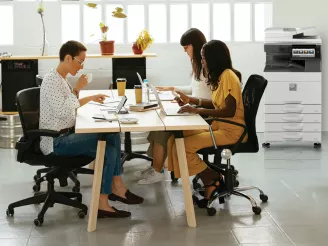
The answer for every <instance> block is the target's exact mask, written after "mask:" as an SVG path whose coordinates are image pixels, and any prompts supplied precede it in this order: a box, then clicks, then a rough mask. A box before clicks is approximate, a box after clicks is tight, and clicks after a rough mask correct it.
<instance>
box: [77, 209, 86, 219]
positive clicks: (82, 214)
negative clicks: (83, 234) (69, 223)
mask: <svg viewBox="0 0 328 246" xmlns="http://www.w3.org/2000/svg"><path fill="white" fill-rule="evenodd" d="M86 215H87V212H85V211H83V210H81V211H79V213H78V216H79V218H80V219H84V217H85V216H86Z"/></svg>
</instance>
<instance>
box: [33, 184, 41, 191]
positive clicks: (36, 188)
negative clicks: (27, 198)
mask: <svg viewBox="0 0 328 246" xmlns="http://www.w3.org/2000/svg"><path fill="white" fill-rule="evenodd" d="M33 191H35V192H38V191H40V185H37V184H35V185H33Z"/></svg>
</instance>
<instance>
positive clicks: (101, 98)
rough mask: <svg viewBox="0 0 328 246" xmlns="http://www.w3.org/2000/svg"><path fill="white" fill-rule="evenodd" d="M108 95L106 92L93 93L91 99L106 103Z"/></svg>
mask: <svg viewBox="0 0 328 246" xmlns="http://www.w3.org/2000/svg"><path fill="white" fill-rule="evenodd" d="M106 97H109V96H107V95H104V94H97V95H93V96H91V100H92V101H94V102H97V103H104V101H105V99H106Z"/></svg>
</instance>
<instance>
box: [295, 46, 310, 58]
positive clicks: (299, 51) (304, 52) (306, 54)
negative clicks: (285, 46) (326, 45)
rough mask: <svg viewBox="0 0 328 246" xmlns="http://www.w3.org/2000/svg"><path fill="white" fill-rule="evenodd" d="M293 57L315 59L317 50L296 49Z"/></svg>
mask: <svg viewBox="0 0 328 246" xmlns="http://www.w3.org/2000/svg"><path fill="white" fill-rule="evenodd" d="M292 56H293V57H313V58H314V57H315V49H312V48H311V49H306V48H304V49H303V48H297V49H296V48H294V49H292Z"/></svg>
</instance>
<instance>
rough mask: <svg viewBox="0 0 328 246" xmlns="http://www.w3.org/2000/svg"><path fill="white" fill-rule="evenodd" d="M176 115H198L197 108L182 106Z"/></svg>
mask: <svg viewBox="0 0 328 246" xmlns="http://www.w3.org/2000/svg"><path fill="white" fill-rule="evenodd" d="M178 113H179V114H180V113H191V114H199V108H194V107H191V106H190V105H187V106H184V107H182V108H180V109H179V111H178Z"/></svg>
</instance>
